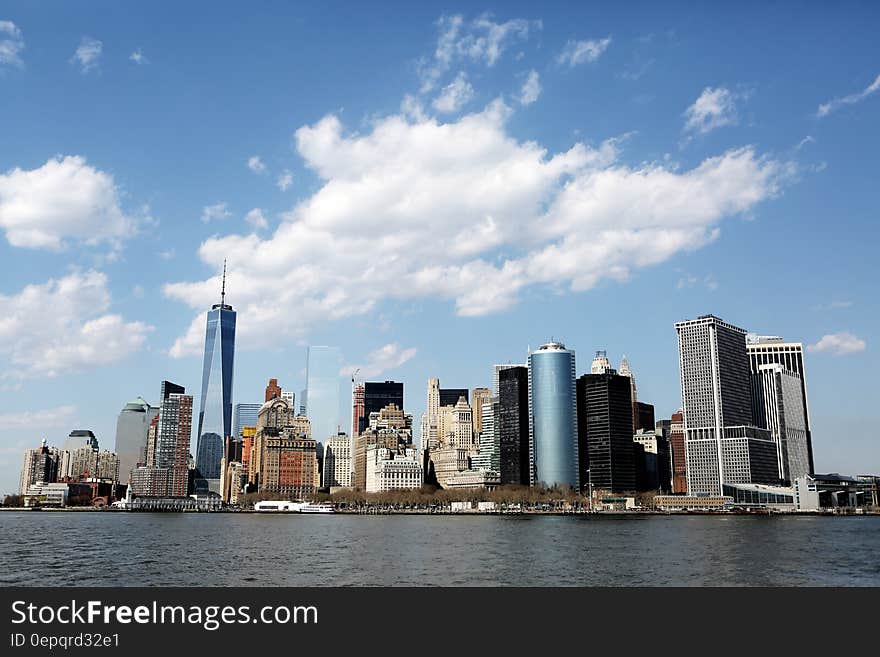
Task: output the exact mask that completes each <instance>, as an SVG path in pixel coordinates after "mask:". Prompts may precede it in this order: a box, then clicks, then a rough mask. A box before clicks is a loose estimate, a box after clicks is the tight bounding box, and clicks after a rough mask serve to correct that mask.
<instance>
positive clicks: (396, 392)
mask: <svg viewBox="0 0 880 657" xmlns="http://www.w3.org/2000/svg"><path fill="white" fill-rule="evenodd" d="M363 389H364V394H363V402H364V408H363V414H362V417H361V420H360V422H359V424H358V433H360V432H361V431H363V430H364V429H366V428H367V425H368V424H369V422H370V413H378V412H379V411H381V410H382V409H383V408H385V407H386V406H388V404H394V405H395V406H397V408H401V409H402V408H403V384H402V383H400V382H399V381H367V382H366V383H364V384H363Z"/></svg>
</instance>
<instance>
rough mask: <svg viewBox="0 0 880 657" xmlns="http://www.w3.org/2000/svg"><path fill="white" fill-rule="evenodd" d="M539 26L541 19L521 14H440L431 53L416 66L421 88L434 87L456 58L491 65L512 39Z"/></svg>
mask: <svg viewBox="0 0 880 657" xmlns="http://www.w3.org/2000/svg"><path fill="white" fill-rule="evenodd" d="M540 29H541V21H529V20H525V19H522V18H515V19H511V20H508V21H505V22H503V23H497V22H495V21H494V20H492V17H491V16H490V15H489V14H483V15H482V16H480V17H478V18H476V19H474V20H473V21H466V20H465V19H464V17H463V16H461V15H460V14H456V15H454V16H442V17H441V18H440V19H439V20H438V21H437V31H438V37H437V46H436V48H435V50H434V55H433V57H432V58H431V59H430V60H427V61H422V62H421V63H420V66H419V74H420V77H421V79H422V87H421V92H422V93H427V92H429V91H431V90H432V89H434V87H435V86H436V84H437V83H438V82H439V80H440V78H441V77H442V76H443V74H444V73H446V71H448V70H449V69H450V68H451V67H452V65H453V64H455V63H457V62H471V63H483V64H485V65H486V66H494V65H495V63H496V62H497V61H498V60H499V59H500V58H501V56H502V54H503V53H504V51H505V50H506V49H507V47H508V46H509V45H510V44H511V43H513V42H516V41H519V40H525V39H528V37H529V32H530V31H533V30H540Z"/></svg>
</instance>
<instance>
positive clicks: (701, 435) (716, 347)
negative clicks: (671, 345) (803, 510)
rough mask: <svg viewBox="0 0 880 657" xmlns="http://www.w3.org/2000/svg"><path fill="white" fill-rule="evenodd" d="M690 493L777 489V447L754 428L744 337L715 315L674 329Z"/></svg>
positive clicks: (739, 331)
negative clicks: (751, 486)
mask: <svg viewBox="0 0 880 657" xmlns="http://www.w3.org/2000/svg"><path fill="white" fill-rule="evenodd" d="M675 329H676V331H677V333H678V345H679V366H680V374H681V389H682V403H683V408H684V428H685V449H686V453H687V482H688V493H689V494H691V495H695V494H709V495H721V494H722V491H723V486H724V484H745V483H757V484H778V483H779V481H780V477H779V468H778V459H777V453H776V444H775V443H774V441H773V440H772V439H771V437H770V434H769V432H768V431H767V430H766V429H761V428H759V427H756V426H754V423H753V414H752V402H751V400H752V395H751V383H750V375H749V365H748V358H747V355H746V339H745V335H746V332H745V331H744V330H743V329H741V328H739V327H737V326H734V325H733V324H729V323H727V322H725V321H723V320H721V319H719V318H718V317H715V316H714V315H703V316H701V317H698V318H697V319H694V320H685V321H682V322H678V323H676V324H675Z"/></svg>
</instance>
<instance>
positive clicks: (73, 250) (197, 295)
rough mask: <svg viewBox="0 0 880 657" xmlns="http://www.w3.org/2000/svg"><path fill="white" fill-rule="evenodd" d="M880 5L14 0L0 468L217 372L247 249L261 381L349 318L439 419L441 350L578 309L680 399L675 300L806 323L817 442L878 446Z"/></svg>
mask: <svg viewBox="0 0 880 657" xmlns="http://www.w3.org/2000/svg"><path fill="white" fill-rule="evenodd" d="M878 14H880V9H878V8H877V6H876V4H874V3H851V4H849V5H848V6H847V8H846V9H845V10H832V9H830V8H826V7H822V6H820V5H819V4H816V3H794V2H790V3H739V4H737V5H736V6H733V5H731V6H730V7H717V6H714V7H708V6H707V7H701V8H696V9H695V8H694V7H693V5H692V3H690V4H685V3H664V4H663V5H662V6H661V3H644V4H638V3H636V4H630V5H629V6H627V7H626V8H621V7H619V6H617V4H611V3H608V4H604V5H603V4H594V3H564V4H563V3H551V4H548V5H546V6H541V7H538V6H536V5H534V3H504V4H502V5H498V6H493V5H490V4H486V5H483V6H477V5H474V4H473V3H443V4H435V3H428V2H425V3H383V4H369V3H350V4H345V3H325V2H321V3H302V4H300V5H298V6H294V5H292V4H291V3H282V2H275V3H270V2H267V3H259V4H257V6H248V7H246V8H245V7H244V6H243V5H241V4H240V3H223V2H211V3H198V2H194V3H184V4H183V5H182V6H181V3H150V4H146V3H144V4H143V6H135V5H134V4H132V3H126V4H121V3H114V2H91V3H60V2H55V3H50V2H32V1H27V2H26V1H16V0H12V1H10V2H6V3H4V5H3V7H2V10H0V99H2V102H0V262H2V265H0V267H2V273H3V275H2V278H0V399H2V404H0V491H3V492H5V491H12V490H13V489H14V488H15V487H16V485H17V482H18V475H19V469H20V466H21V454H22V451H23V450H24V449H25V448H26V447H28V446H33V445H36V444H38V442H39V440H40V439H41V438H42V437H44V436H45V437H46V438H47V439H48V440H49V442H50V443H54V444H60V443H61V442H63V439H64V437H65V436H66V435H67V433H68V432H69V430H70V429H73V428H91V429H93V430H94V431H95V433H96V434H97V436H98V438H99V441H100V443H101V445H102V447H109V448H112V446H113V436H114V431H115V423H116V416H117V414H118V412H119V409H121V407H122V406H123V405H124V403H125V402H126V401H128V400H129V399H131V398H134V397H136V396H138V395H143V396H144V397H146V398H147V399H148V400H151V401H155V400H156V398H157V396H158V390H159V382H160V381H161V380H162V379H163V378H168V379H170V380H172V381H175V382H179V383H181V384H183V385H185V386H186V387H187V389H188V391H190V392H192V393H193V394H195V395H197V394H198V382H199V380H200V365H201V360H200V357H199V351H200V346H201V345H200V343H201V341H202V340H203V331H204V311H205V310H206V309H207V308H208V307H209V306H210V304H211V303H215V302H216V301H217V297H218V295H219V271H220V269H221V267H222V260H223V258H224V257H226V258H228V259H229V264H230V275H229V283H228V297H227V298H228V301H229V302H230V303H232V305H233V306H235V308H236V309H237V310H238V311H239V315H238V323H239V345H238V353H237V358H236V364H235V391H234V395H235V401H241V402H251V401H259V400H260V399H261V398H262V391H263V388H264V387H265V385H266V381H267V379H268V378H269V377H276V378H278V379H279V382H280V383H281V385H282V386H283V387H285V388H288V389H290V388H292V389H293V390H295V391H296V392H297V394H299V390H300V389H301V388H302V387H303V385H304V375H305V371H304V368H305V353H306V346H307V345H308V344H310V343H311V344H334V345H338V346H339V347H340V348H341V350H342V352H343V354H344V363H343V364H342V366H341V367H348V366H358V365H359V366H361V368H362V369H363V370H364V371H365V372H367V373H369V374H370V376H371V378H379V379H384V378H393V379H396V380H402V381H404V382H405V383H406V406H407V410H408V411H410V412H412V413H413V414H414V416H415V418H416V423H418V417H419V416H420V414H421V412H422V410H423V408H424V388H425V381H426V379H427V378H428V377H429V376H438V377H439V378H440V381H441V384H442V385H444V386H448V387H464V386H468V387H473V386H476V385H490V384H491V366H492V364H493V363H494V362H508V361H513V362H517V361H522V360H523V359H524V358H525V353H526V349H527V347H528V346H529V345H532V346H536V345H538V344H540V343H541V342H543V341H545V340H547V339H548V338H550V337H551V336H552V337H555V338H557V339H560V338H561V339H563V340H564V341H565V342H566V343H567V345H568V346H569V347H571V348H574V349H575V350H577V357H578V370H579V372H582V371H585V370H587V369H588V368H589V361H590V360H591V358H592V352H593V351H594V350H596V349H607V350H608V352H609V356H610V357H611V358H612V361H614V362H615V363H616V362H618V361H619V359H620V357H621V356H622V355H623V354H626V356H627V357H628V358H629V361H630V364H631V366H632V368H633V370H634V372H635V375H636V377H637V383H638V388H639V396H640V399H642V400H644V401H650V402H653V403H654V404H655V405H656V406H657V414H658V417H664V416H665V417H668V416H669V414H670V413H671V412H673V411H674V410H675V409H676V408H677V407H678V405H679V402H680V389H679V382H678V371H677V352H676V341H675V331H674V329H673V326H672V325H673V323H674V322H675V321H677V320H679V319H683V318H687V317H693V316H696V315H698V314H704V313H708V312H711V313H714V314H717V315H719V316H721V317H723V318H725V319H726V320H728V321H731V322H734V323H736V324H738V325H740V326H742V327H744V328H747V329H749V330H752V331H756V332H760V333H764V334H775V335H782V336H784V337H785V338H787V339H789V340H797V341H802V342H804V343H805V344H806V345H811V348H810V351H809V352H808V355H807V363H806V367H807V372H808V386H809V394H810V406H811V412H812V421H813V424H814V449H815V454H816V464H817V468H818V469H819V470H821V471H835V470H837V471H843V472H850V473H852V472H878V471H880V447H878V446H877V441H876V440H874V436H873V431H872V428H873V427H874V426H876V425H877V423H878V420H880V417H878V412H877V409H876V399H877V395H876V388H875V385H874V379H875V376H874V375H873V373H874V372H875V371H876V370H877V369H878V365H880V363H878V362H877V357H876V355H875V354H876V344H877V336H878V312H877V307H876V303H875V299H876V292H875V290H874V289H873V288H874V286H875V284H876V280H877V265H876V254H875V252H876V244H877V237H878V229H877V218H878V217H877V202H876V178H877V171H878V163H880V155H878V153H880V131H878V130H877V119H878V117H880V80H878V76H880V45H878V43H877V39H876V34H875V31H874V29H873V27H874V26H876V25H877V21H878V18H880V15H878ZM255 158H256V159H255ZM343 389H345V385H343ZM340 420H341V422H342V423H343V424H347V415H346V416H345V417H342V418H340Z"/></svg>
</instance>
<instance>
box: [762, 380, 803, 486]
mask: <svg viewBox="0 0 880 657" xmlns="http://www.w3.org/2000/svg"><path fill="white" fill-rule="evenodd" d="M801 383H802V382H801V377H800V376H798V374H797V373H796V372H792V371H791V370H786V369H785V368H783V366H782V365H780V364H779V363H770V364H768V365H759V366H758V373H757V374H753V375H752V389H753V391H754V394H755V400H754V404H755V422H756V423H757V424H758V426H761V427H764V428H765V429H767V430H768V431H769V432H770V435H771V436H772V437H773V440H774V441H775V442H776V451H777V456H778V459H779V472H780V473H781V477H782V479H784V480H785V481H787V482H789V483H791V484H793V483H794V480H795V479H799V478H800V477H804V476H806V475H809V474H812V473H811V472H810V456H809V450H808V448H807V425H806V418H805V416H804V404H803V393H802V387H801Z"/></svg>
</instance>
